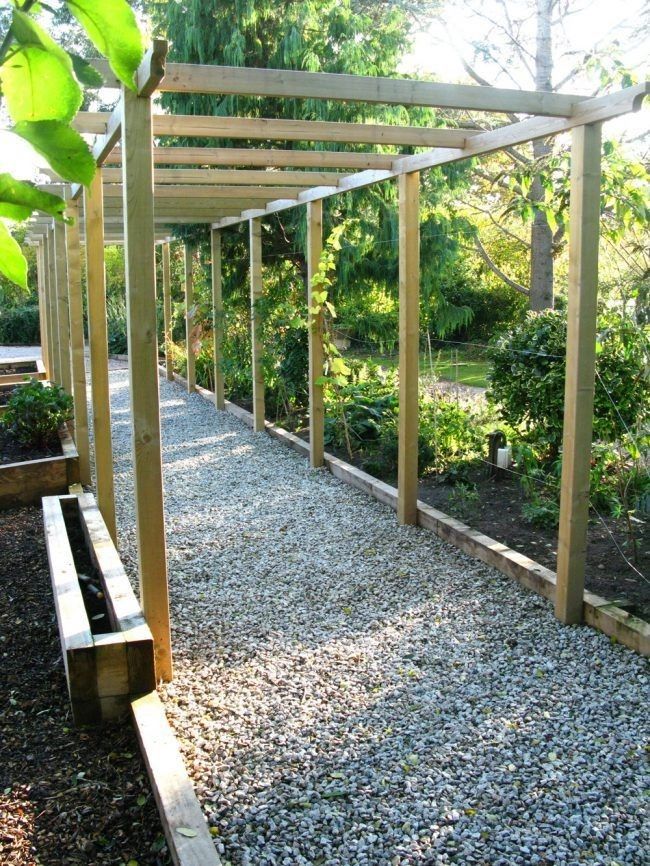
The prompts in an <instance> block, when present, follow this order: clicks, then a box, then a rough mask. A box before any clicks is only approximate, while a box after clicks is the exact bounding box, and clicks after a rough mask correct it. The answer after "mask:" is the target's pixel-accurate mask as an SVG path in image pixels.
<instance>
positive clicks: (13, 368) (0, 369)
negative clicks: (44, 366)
mask: <svg viewBox="0 0 650 866" xmlns="http://www.w3.org/2000/svg"><path fill="white" fill-rule="evenodd" d="M36 371H37V367H36V361H16V362H14V363H12V362H11V361H3V362H2V364H1V365H0V374H1V375H3V376H17V375H18V374H20V373H24V374H25V375H26V376H27V375H29V374H30V373H36Z"/></svg>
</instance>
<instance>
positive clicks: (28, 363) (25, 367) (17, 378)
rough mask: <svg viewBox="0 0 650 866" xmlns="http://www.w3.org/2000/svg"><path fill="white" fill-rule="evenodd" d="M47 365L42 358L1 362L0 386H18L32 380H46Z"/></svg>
mask: <svg viewBox="0 0 650 866" xmlns="http://www.w3.org/2000/svg"><path fill="white" fill-rule="evenodd" d="M46 376H47V374H46V372H45V365H44V364H43V362H42V361H41V359H40V358H14V359H12V360H11V361H0V385H17V384H18V383H19V382H24V381H25V379H26V378H27V377H29V378H30V379H40V380H41V381H43V380H45V378H46Z"/></svg>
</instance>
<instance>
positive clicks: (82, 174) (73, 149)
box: [12, 120, 95, 186]
mask: <svg viewBox="0 0 650 866" xmlns="http://www.w3.org/2000/svg"><path fill="white" fill-rule="evenodd" d="M12 132H15V133H16V135H19V136H20V137H21V138H24V139H25V141H28V142H29V143H30V144H31V145H32V147H33V148H34V149H35V150H37V151H38V152H39V153H40V154H41V156H44V157H45V159H46V160H47V161H48V162H49V164H50V166H51V167H52V168H53V169H54V171H55V172H56V173H57V174H60V175H61V177H62V178H63V180H68V181H71V182H73V183H83V184H85V185H86V186H87V185H88V184H89V183H90V181H91V180H92V179H93V177H94V176H95V160H94V159H93V155H92V153H91V152H90V150H89V148H88V145H87V144H86V142H85V141H84V140H83V138H82V137H81V136H80V135H79V133H78V132H77V130H76V129H73V128H72V127H71V126H68V125H67V124H65V123H61V122H60V121H58V120H40V121H32V122H29V121H26V120H23V121H21V122H20V123H17V124H16V125H15V126H14V127H13V129H12Z"/></svg>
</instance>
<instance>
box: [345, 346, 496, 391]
mask: <svg viewBox="0 0 650 866" xmlns="http://www.w3.org/2000/svg"><path fill="white" fill-rule="evenodd" d="M344 354H345V357H346V358H352V359H354V360H360V361H368V360H372V361H374V362H375V363H377V364H380V365H381V366H382V367H386V368H387V369H392V368H394V367H396V366H397V355H381V354H378V353H377V354H369V353H365V352H345V353H344ZM432 356H433V358H431V357H430V356H429V352H428V351H427V352H421V353H420V376H422V377H423V378H429V377H430V375H431V361H432V359H433V373H434V376H435V377H436V378H437V379H442V380H443V381H447V382H456V381H458V383H459V384H461V385H471V386H473V387H474V388H487V386H488V382H487V374H488V372H489V370H490V362H489V361H488V360H486V359H485V358H484V357H481V356H480V355H477V354H476V352H475V351H472V349H471V347H470V348H468V347H466V346H462V345H460V346H458V347H454V348H445V349H433V350H432Z"/></svg>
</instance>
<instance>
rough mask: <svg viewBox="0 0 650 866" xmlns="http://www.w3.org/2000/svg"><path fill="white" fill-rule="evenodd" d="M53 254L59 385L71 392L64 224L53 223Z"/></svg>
mask: <svg viewBox="0 0 650 866" xmlns="http://www.w3.org/2000/svg"><path fill="white" fill-rule="evenodd" d="M54 256H55V262H54V264H55V273H56V305H57V321H58V326H59V334H58V336H59V368H60V370H61V386H62V388H63V389H64V390H65V391H66V392H67V393H68V394H72V365H71V362H70V309H69V305H68V262H67V258H68V257H67V255H66V248H65V226H64V224H63V223H62V222H55V223H54Z"/></svg>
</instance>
